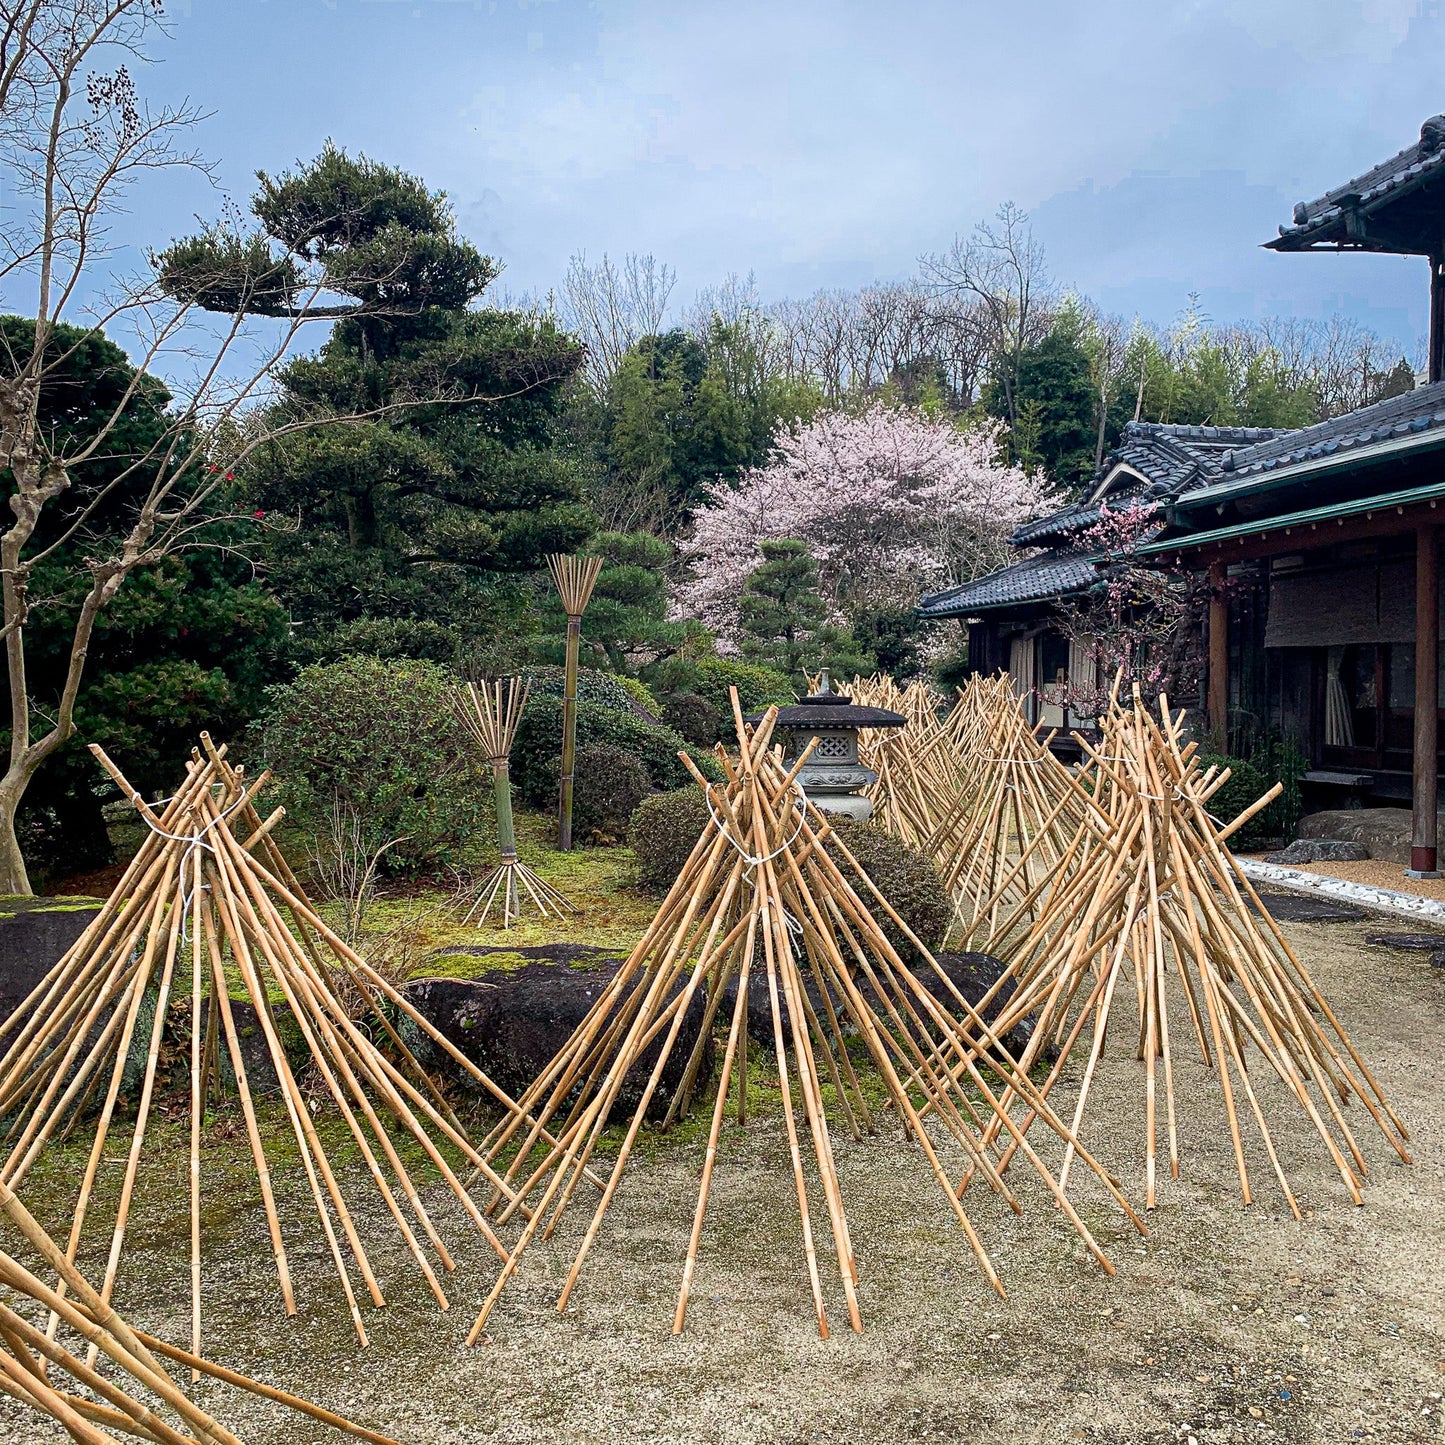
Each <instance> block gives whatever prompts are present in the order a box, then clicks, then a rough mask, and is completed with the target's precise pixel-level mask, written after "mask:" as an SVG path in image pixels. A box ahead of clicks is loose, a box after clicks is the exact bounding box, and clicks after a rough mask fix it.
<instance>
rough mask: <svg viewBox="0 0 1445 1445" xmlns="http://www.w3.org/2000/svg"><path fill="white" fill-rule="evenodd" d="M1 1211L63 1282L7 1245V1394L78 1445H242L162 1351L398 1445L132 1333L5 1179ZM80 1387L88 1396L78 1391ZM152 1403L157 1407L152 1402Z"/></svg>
mask: <svg viewBox="0 0 1445 1445" xmlns="http://www.w3.org/2000/svg"><path fill="white" fill-rule="evenodd" d="M0 1211H3V1213H4V1215H5V1217H6V1218H7V1219H8V1220H9V1222H10V1223H11V1224H13V1225H15V1226H16V1227H17V1228H18V1230H19V1232H20V1234H21V1235H22V1236H23V1238H24V1240H25V1242H26V1243H27V1244H28V1245H29V1246H30V1249H31V1251H32V1252H33V1253H35V1254H38V1255H39V1257H40V1263H41V1266H42V1267H43V1270H44V1275H47V1276H48V1275H53V1276H54V1277H56V1284H54V1285H51V1284H47V1283H46V1279H45V1277H43V1276H42V1275H41V1274H36V1273H35V1272H34V1271H33V1270H31V1269H29V1268H27V1267H26V1266H25V1265H24V1264H22V1263H21V1262H20V1260H18V1259H17V1258H15V1256H14V1255H12V1254H10V1253H7V1252H5V1251H3V1250H0V1394H5V1395H8V1396H9V1397H10V1398H11V1399H13V1400H17V1401H19V1402H20V1403H21V1404H22V1405H25V1406H28V1407H29V1408H30V1409H32V1410H34V1411H35V1412H36V1413H38V1414H40V1415H45V1416H48V1417H49V1418H50V1419H52V1420H54V1421H55V1422H56V1423H57V1424H58V1425H60V1426H61V1427H62V1428H63V1429H64V1430H65V1432H66V1433H67V1434H68V1435H69V1436H70V1438H71V1439H72V1440H75V1441H77V1442H79V1445H119V1440H118V1439H117V1435H123V1436H124V1437H126V1438H127V1439H133V1438H136V1437H139V1438H140V1439H143V1440H151V1441H155V1442H157V1445H196V1442H197V1441H201V1442H207V1445H241V1442H240V1440H239V1439H238V1438H237V1436H236V1435H235V1434H233V1433H232V1432H231V1431H230V1430H229V1429H227V1428H226V1426H225V1425H223V1424H221V1423H219V1422H218V1421H217V1420H215V1419H214V1418H213V1417H212V1416H210V1415H209V1414H207V1413H206V1412H205V1411H204V1410H202V1409H201V1408H200V1407H199V1406H198V1405H196V1404H194V1403H193V1402H192V1401H190V1400H189V1399H187V1397H186V1395H185V1394H184V1392H183V1391H182V1390H181V1389H180V1387H179V1386H177V1385H176V1383H175V1382H174V1381H173V1380H172V1378H171V1376H170V1374H169V1373H168V1372H167V1370H166V1369H165V1367H164V1366H163V1365H162V1364H161V1363H160V1360H159V1359H158V1358H157V1356H160V1357H161V1358H162V1359H169V1360H171V1361H172V1362H173V1363H176V1364H181V1365H189V1366H190V1367H191V1370H192V1378H193V1379H194V1378H195V1377H196V1376H197V1375H200V1374H205V1375H207V1376H209V1377H211V1378H212V1379H217V1380H222V1381H224V1382H226V1383H227V1384H230V1385H234V1386H236V1387H238V1388H239V1389H242V1390H245V1391H247V1392H249V1393H251V1394H253V1395H258V1396H260V1397H262V1398H264V1399H269V1400H274V1401H277V1402H279V1403H280V1404H282V1405H285V1406H286V1407H287V1408H289V1409H291V1410H294V1411H296V1412H298V1413H299V1414H302V1415H306V1416H309V1417H310V1418H311V1419H313V1420H319V1421H321V1422H322V1423H323V1424H326V1425H330V1426H331V1427H332V1428H334V1429H336V1430H340V1431H343V1432H344V1433H346V1434H348V1435H352V1436H354V1437H356V1438H358V1439H361V1440H369V1441H372V1442H373V1445H397V1442H396V1441H394V1440H392V1439H391V1438H390V1437H389V1436H386V1435H379V1434H377V1433H376V1432H375V1431H372V1430H366V1429H363V1428H362V1427H361V1426H360V1425H354V1424H352V1422H351V1421H349V1420H346V1419H344V1418H342V1417H341V1416H340V1415H336V1414H333V1413H332V1412H331V1411H330V1410H325V1409H322V1408H321V1407H320V1406H319V1405H313V1404H311V1403H309V1402H308V1401H306V1400H301V1399H298V1398H297V1397H296V1396H295V1395H291V1394H288V1393H287V1392H286V1391H285V1390H278V1389H276V1388H275V1387H274V1386H271V1385H262V1384H259V1383H257V1382H256V1381H254V1380H249V1379H247V1378H246V1376H244V1375H238V1374H236V1373H235V1372H234V1371H232V1370H227V1369H223V1368H222V1367H221V1366H219V1365H214V1364H211V1363H210V1362H209V1361H206V1360H203V1359H200V1358H199V1357H198V1356H195V1355H192V1354H191V1353H190V1352H189V1351H187V1350H180V1349H176V1348H175V1347H174V1346H172V1345H168V1344H166V1343H165V1342H164V1341H163V1340H158V1339H156V1338H155V1337H154V1336H151V1335H147V1334H144V1333H143V1332H141V1331H140V1330H136V1329H133V1328H132V1327H131V1326H130V1325H128V1324H127V1323H126V1321H125V1320H124V1319H123V1318H122V1317H121V1316H120V1315H119V1314H117V1313H116V1311H115V1310H114V1309H112V1308H111V1307H110V1305H109V1303H108V1302H107V1301H106V1300H105V1299H104V1298H103V1296H102V1295H101V1293H100V1291H98V1290H96V1289H94V1288H93V1287H92V1286H91V1284H90V1282H89V1281H88V1280H87V1279H86V1278H85V1277H84V1276H83V1275H82V1274H81V1273H80V1271H79V1270H78V1269H77V1268H76V1267H75V1264H74V1263H73V1261H72V1260H71V1259H70V1258H69V1257H68V1255H67V1254H66V1252H65V1251H64V1250H62V1249H61V1248H60V1246H59V1245H58V1244H57V1243H56V1242H55V1241H54V1240H53V1239H52V1238H51V1237H50V1236H49V1235H48V1234H47V1233H46V1232H45V1230H44V1229H42V1228H41V1227H40V1225H39V1224H38V1223H37V1222H36V1220H35V1219H34V1217H33V1216H32V1215H31V1214H30V1212H29V1211H28V1210H27V1209H26V1208H25V1206H24V1205H23V1204H22V1203H21V1202H20V1200H19V1199H18V1198H17V1196H16V1195H15V1193H14V1191H13V1190H11V1189H10V1188H9V1187H8V1186H6V1185H4V1184H0ZM37 1312H38V1319H37ZM47 1313H48V1315H49V1322H48V1325H45V1326H42V1324H41V1323H40V1322H39V1321H40V1320H44V1319H45V1317H46V1314H47ZM62 1327H63V1328H64V1329H65V1330H66V1331H68V1332H71V1333H73V1334H75V1335H77V1336H78V1337H79V1339H80V1340H81V1341H83V1342H84V1343H85V1344H86V1346H87V1347H88V1348H87V1349H86V1352H85V1353H86V1358H84V1359H82V1358H81V1356H80V1354H78V1353H77V1352H76V1349H77V1348H78V1347H72V1346H71V1345H69V1344H67V1342H66V1338H65V1337H64V1336H62V1334H61V1328H62ZM101 1355H104V1357H105V1360H104V1361H103V1362H101V1361H100V1360H99V1358H98V1357H99V1356H101ZM117 1375H118V1376H119V1380H120V1383H117V1380H116V1376H117ZM77 1388H79V1389H81V1390H84V1391H86V1393H85V1394H84V1395H79V1394H76V1393H74V1391H75V1390H76V1389H77ZM147 1399H149V1400H151V1401H152V1402H153V1403H149V1404H148V1403H146V1400H147ZM158 1412H159V1413H158ZM172 1416H174V1417H177V1418H178V1419H179V1421H180V1428H178V1427H177V1426H176V1425H174V1424H172V1423H171V1419H170V1417H172ZM112 1432H115V1433H112ZM189 1432H194V1433H193V1434H192V1433H189Z"/></svg>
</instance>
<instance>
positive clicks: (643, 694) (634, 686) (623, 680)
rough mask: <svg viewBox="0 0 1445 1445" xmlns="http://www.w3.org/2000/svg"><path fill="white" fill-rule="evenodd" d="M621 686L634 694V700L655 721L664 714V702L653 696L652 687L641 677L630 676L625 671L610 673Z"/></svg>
mask: <svg viewBox="0 0 1445 1445" xmlns="http://www.w3.org/2000/svg"><path fill="white" fill-rule="evenodd" d="M609 676H610V677H611V678H612V680H613V682H615V683H617V684H618V686H619V687H625V688H626V689H627V691H628V692H630V693H631V694H632V700H633V702H635V703H636V704H637V706H638V707H640V708H641V709H642V710H643V712H645V713H646V714H647V715H648V716H649V717H650V718H652V719H653V721H654V722H655V721H656V720H657V719H658V718H660V717H661V716H662V704H661V703H660V702H658V700H657V699H656V698H655V697H653V695H652V689H651V688H650V687H648V685H647V684H646V683H645V682H643V680H642V679H641V678H640V677H628V675H627V674H626V673H625V672H614V673H611V674H609Z"/></svg>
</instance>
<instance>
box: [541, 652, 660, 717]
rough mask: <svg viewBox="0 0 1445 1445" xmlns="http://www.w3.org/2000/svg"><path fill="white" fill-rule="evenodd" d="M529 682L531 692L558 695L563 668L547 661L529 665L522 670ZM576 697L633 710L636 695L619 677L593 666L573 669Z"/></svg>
mask: <svg viewBox="0 0 1445 1445" xmlns="http://www.w3.org/2000/svg"><path fill="white" fill-rule="evenodd" d="M524 676H525V677H526V679H527V681H528V682H529V683H530V684H531V694H530V695H531V696H532V697H534V698H538V697H555V698H560V697H561V696H562V694H563V692H564V690H565V689H566V685H567V673H566V669H565V668H561V667H554V666H552V665H550V664H547V665H544V666H539V667H529V668H528V669H527V671H526V673H525V674H524ZM577 701H578V702H579V703H583V702H590V703H596V704H597V705H598V706H599V707H606V708H611V709H612V711H613V712H625V713H633V714H635V713H636V712H637V706H636V699H635V698H634V696H633V694H632V692H631V690H630V689H629V688H627V687H626V686H624V684H623V680H622V679H621V678H620V677H618V676H617V675H616V674H615V673H611V672H599V671H598V670H597V669H596V668H595V667H579V668H578V669H577Z"/></svg>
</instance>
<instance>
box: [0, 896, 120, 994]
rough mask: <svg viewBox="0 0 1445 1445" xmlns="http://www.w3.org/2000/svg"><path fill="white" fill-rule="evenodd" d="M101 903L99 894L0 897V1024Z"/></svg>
mask: <svg viewBox="0 0 1445 1445" xmlns="http://www.w3.org/2000/svg"><path fill="white" fill-rule="evenodd" d="M103 906H104V904H103V901H102V900H101V899H99V898H19V897H14V896H8V895H7V896H0V1022H3V1021H4V1020H5V1019H8V1018H9V1017H10V1015H11V1014H12V1013H14V1012H15V1010H16V1009H17V1008H18V1007H19V1006H20V1004H22V1003H23V1002H24V1001H25V999H26V998H27V997H29V995H30V991H31V990H32V989H33V988H34V987H35V985H36V984H38V983H39V982H40V980H41V979H43V978H44V977H45V975H46V974H47V973H49V972H50V970H51V969H52V968H54V967H55V965H56V964H57V963H59V962H60V960H61V959H62V958H63V957H64V956H65V952H66V950H67V949H68V948H69V947H70V945H71V944H73V943H74V942H75V940H76V939H77V938H79V937H80V935H81V934H82V933H83V932H84V931H85V925H86V924H87V923H89V922H90V920H91V919H92V918H94V917H95V915H96V914H97V913H98V912H99V911H100V909H101V908H102V907H103Z"/></svg>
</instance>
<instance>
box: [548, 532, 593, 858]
mask: <svg viewBox="0 0 1445 1445" xmlns="http://www.w3.org/2000/svg"><path fill="white" fill-rule="evenodd" d="M547 570H548V571H549V572H550V573H551V574H552V583H553V585H554V586H555V587H556V589H557V596H558V597H559V598H560V599H561V601H562V610H563V611H564V612H565V613H566V614H567V655H566V665H565V667H564V669H563V687H562V776H561V781H560V782H559V783H558V785H557V846H558V847H559V848H560V849H561V850H562V851H563V852H564V853H565V852H566V851H567V850H568V849H570V848H571V847H572V783H573V773H574V770H575V765H576V760H577V660H578V652H579V650H580V649H581V646H582V614H583V613H584V612H586V611H587V604H588V603H589V602H590V601H591V600H592V589H593V588H594V587H595V586H596V585H597V578H598V575H599V574H600V573H601V571H602V558H601V557H569V556H567V555H566V554H565V553H562V552H552V553H549V554H548V557H547Z"/></svg>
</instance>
